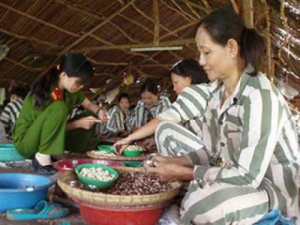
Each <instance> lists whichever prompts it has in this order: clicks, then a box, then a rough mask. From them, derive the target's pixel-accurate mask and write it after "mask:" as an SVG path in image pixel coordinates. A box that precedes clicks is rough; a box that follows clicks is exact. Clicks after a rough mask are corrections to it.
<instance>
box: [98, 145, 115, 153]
mask: <svg viewBox="0 0 300 225" xmlns="http://www.w3.org/2000/svg"><path fill="white" fill-rule="evenodd" d="M98 150H100V151H106V152H111V153H114V152H115V151H114V146H113V145H98Z"/></svg>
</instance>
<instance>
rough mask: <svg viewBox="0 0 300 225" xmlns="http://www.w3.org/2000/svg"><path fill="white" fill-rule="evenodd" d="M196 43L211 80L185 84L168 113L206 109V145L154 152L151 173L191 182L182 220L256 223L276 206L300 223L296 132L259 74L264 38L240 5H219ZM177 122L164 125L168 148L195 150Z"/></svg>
mask: <svg viewBox="0 0 300 225" xmlns="http://www.w3.org/2000/svg"><path fill="white" fill-rule="evenodd" d="M196 44H197V48H198V51H199V52H200V58H199V63H200V65H202V66H203V68H204V70H205V71H206V73H207V76H208V78H209V80H210V81H212V83H210V84H208V85H206V86H199V85H196V86H198V87H197V88H198V89H194V90H191V91H190V92H188V93H185V92H186V89H185V90H184V91H183V92H182V93H181V95H182V96H183V97H184V101H182V102H181V103H180V104H181V105H180V106H178V107H177V108H174V109H173V111H169V112H168V113H167V111H166V114H165V115H164V116H170V115H172V116H173V117H174V118H193V117H194V116H195V115H196V114H197V115H198V114H201V115H202V117H203V123H204V125H205V129H204V130H203V133H204V132H205V136H203V137H202V139H201V143H202V144H201V145H200V144H199V142H198V141H195V145H196V146H197V147H198V150H197V151H192V152H190V153H188V154H186V155H183V156H177V157H163V156H155V157H154V159H153V161H154V166H155V167H149V166H147V165H145V167H146V168H147V171H148V172H150V173H156V174H158V175H159V176H160V177H163V178H165V179H170V180H186V181H191V183H190V186H189V189H188V192H187V193H186V194H185V197H184V199H183V200H182V203H181V209H180V214H181V223H182V224H183V225H189V224H212V225H214V224H224V225H225V224H228V225H229V224H253V223H255V222H258V221H259V220H260V219H262V218H263V217H264V216H265V215H266V214H267V213H268V212H269V211H270V210H280V211H281V213H282V215H283V216H285V217H289V218H290V219H292V220H293V221H295V224H299V222H300V221H299V202H298V196H299V174H300V171H299V168H300V152H299V146H298V143H297V135H296V131H295V126H294V124H293V121H292V119H291V112H290V110H289V108H288V105H287V103H286V101H285V99H284V97H283V96H282V95H281V93H280V92H279V90H278V89H277V88H276V87H275V86H274V85H273V84H272V82H271V81H270V80H268V78H267V77H266V76H265V75H264V74H262V73H261V72H259V69H260V66H261V63H262V62H263V56H264V53H265V41H264V38H263V37H262V36H260V35H259V34H258V33H257V31H256V30H255V29H250V28H247V27H246V26H245V24H244V22H243V20H242V19H241V17H240V16H239V15H237V14H236V13H235V12H234V11H232V10H229V9H220V10H217V11H214V12H212V13H211V14H209V15H208V16H206V17H205V18H203V19H202V20H201V21H200V23H199V24H198V26H197V33H196ZM196 98H197V99H198V101H197V102H196V101H194V100H195V99H196ZM193 103H196V104H193ZM195 106H196V107H195ZM167 114H168V115H167ZM175 128H176V127H175V126H173V125H172V123H167V122H162V123H161V124H160V125H159V126H158V128H157V131H156V135H157V136H158V137H157V140H158V143H157V144H158V145H160V146H163V148H164V149H166V152H172V151H173V150H174V149H188V148H189V146H187V145H186V139H185V138H184V137H178V136H175V135H174V134H176V132H174V130H172V129H175ZM175 131H176V130H175Z"/></svg>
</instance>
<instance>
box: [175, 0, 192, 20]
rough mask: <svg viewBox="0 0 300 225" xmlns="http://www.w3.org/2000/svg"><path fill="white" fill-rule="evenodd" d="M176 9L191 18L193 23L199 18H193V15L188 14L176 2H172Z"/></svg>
mask: <svg viewBox="0 0 300 225" xmlns="http://www.w3.org/2000/svg"><path fill="white" fill-rule="evenodd" d="M171 1H172V2H173V4H174V5H175V7H176V8H177V9H178V10H179V11H180V12H181V13H182V14H184V15H186V16H187V17H189V18H190V19H191V20H192V21H193V20H197V17H194V16H192V15H191V14H189V13H187V12H186V11H185V10H184V9H183V8H182V7H181V6H180V5H179V4H178V3H177V2H176V1H175V0H171Z"/></svg>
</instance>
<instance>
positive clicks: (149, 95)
mask: <svg viewBox="0 0 300 225" xmlns="http://www.w3.org/2000/svg"><path fill="white" fill-rule="evenodd" d="M170 106H171V102H170V100H169V98H168V97H166V96H160V97H159V94H158V88H157V85H156V84H155V83H154V82H153V81H152V80H151V79H149V78H148V79H147V80H146V82H145V83H144V84H143V86H142V87H141V100H140V101H138V103H137V105H136V107H135V108H134V110H133V111H132V113H131V116H130V118H129V121H128V126H129V128H128V130H129V132H130V133H131V132H133V131H135V130H137V129H139V128H140V127H142V126H144V125H145V124H146V123H148V122H149V121H151V120H152V119H154V118H155V117H156V116H157V115H158V114H159V113H161V112H163V111H165V110H166V109H168V108H169V107H170ZM143 145H144V147H145V148H146V149H151V148H152V147H153V146H154V145H155V141H154V138H153V137H150V138H148V139H146V140H145V141H144V143H143Z"/></svg>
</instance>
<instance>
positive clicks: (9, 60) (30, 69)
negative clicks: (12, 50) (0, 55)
mask: <svg viewBox="0 0 300 225" xmlns="http://www.w3.org/2000/svg"><path fill="white" fill-rule="evenodd" d="M3 60H6V61H8V62H10V63H13V64H15V65H17V66H20V67H22V68H24V69H26V70H29V71H31V72H40V71H42V70H43V69H44V68H31V67H29V66H26V65H24V64H22V63H19V62H17V61H15V60H13V59H10V58H8V57H5V58H4V59H3Z"/></svg>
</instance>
